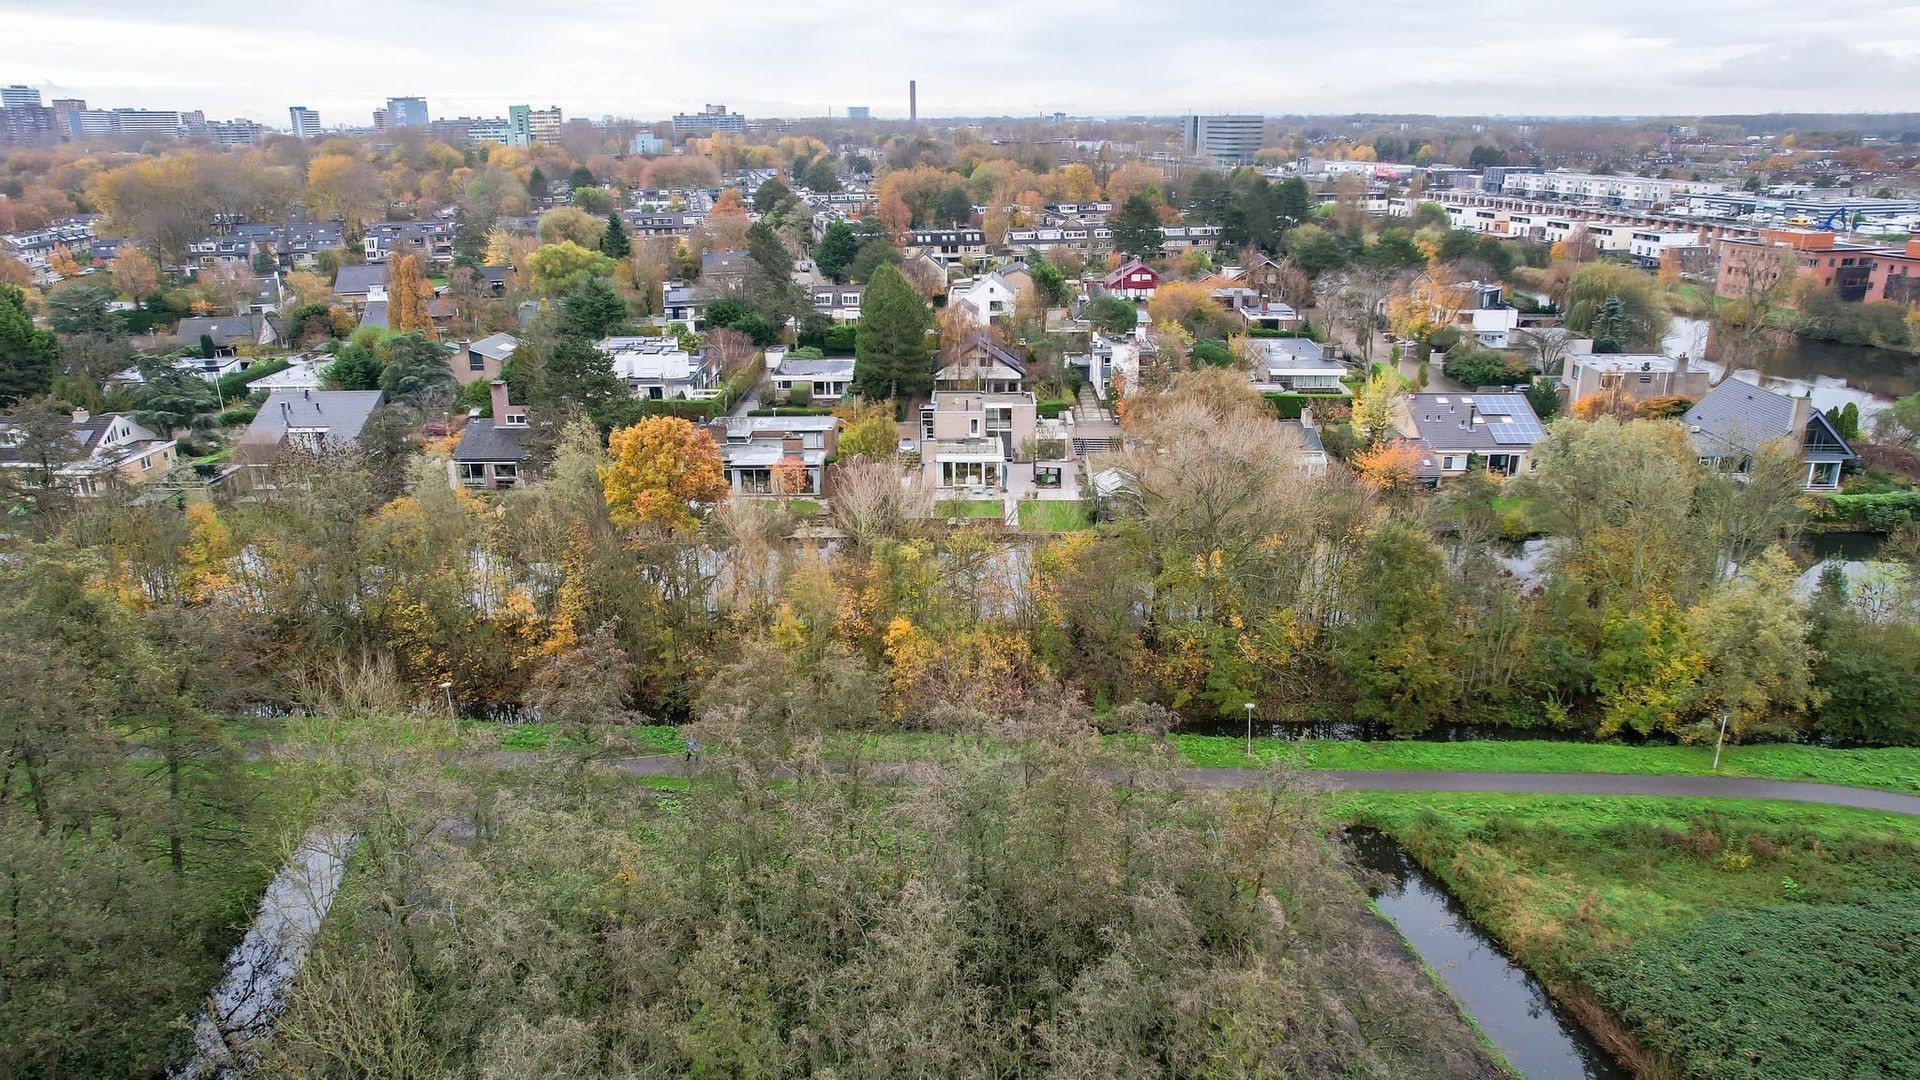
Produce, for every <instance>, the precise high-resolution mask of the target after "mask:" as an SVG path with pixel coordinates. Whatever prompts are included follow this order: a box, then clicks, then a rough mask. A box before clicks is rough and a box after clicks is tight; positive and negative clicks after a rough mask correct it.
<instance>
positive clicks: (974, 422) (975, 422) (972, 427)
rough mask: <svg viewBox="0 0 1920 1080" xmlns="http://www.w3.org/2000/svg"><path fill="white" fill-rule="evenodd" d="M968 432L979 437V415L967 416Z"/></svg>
mask: <svg viewBox="0 0 1920 1080" xmlns="http://www.w3.org/2000/svg"><path fill="white" fill-rule="evenodd" d="M967 434H969V435H972V436H973V437H975V438H978V437H979V436H980V418H979V417H977V416H970V417H968V418H967Z"/></svg>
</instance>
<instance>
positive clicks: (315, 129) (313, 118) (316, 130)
mask: <svg viewBox="0 0 1920 1080" xmlns="http://www.w3.org/2000/svg"><path fill="white" fill-rule="evenodd" d="M287 118H288V119H289V120H291V121H292V122H293V123H292V128H293V137H294V138H296V139H311V138H314V137H315V136H317V135H319V134H320V114H319V113H317V112H315V111H313V110H312V109H309V108H307V107H306V106H305V105H294V106H291V107H289V108H288V109H287Z"/></svg>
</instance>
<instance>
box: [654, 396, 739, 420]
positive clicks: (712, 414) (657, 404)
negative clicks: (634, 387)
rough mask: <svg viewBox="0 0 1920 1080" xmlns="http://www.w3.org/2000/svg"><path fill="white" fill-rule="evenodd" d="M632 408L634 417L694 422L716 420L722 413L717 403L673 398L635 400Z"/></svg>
mask: <svg viewBox="0 0 1920 1080" xmlns="http://www.w3.org/2000/svg"><path fill="white" fill-rule="evenodd" d="M633 408H634V413H635V415H638V416H677V417H680V418H681V419H682V420H693V421H696V422H699V421H707V420H717V419H719V418H720V416H721V414H722V413H723V412H724V409H723V407H722V406H721V404H720V402H718V401H688V400H687V399H685V398H674V399H673V400H671V401H653V400H650V399H636V400H635V401H634V403H633Z"/></svg>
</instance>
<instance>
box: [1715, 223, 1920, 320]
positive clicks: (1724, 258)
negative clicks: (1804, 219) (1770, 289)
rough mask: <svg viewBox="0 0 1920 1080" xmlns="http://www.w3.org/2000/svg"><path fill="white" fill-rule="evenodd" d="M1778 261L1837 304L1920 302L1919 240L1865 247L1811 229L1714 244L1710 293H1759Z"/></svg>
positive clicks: (1769, 232)
mask: <svg viewBox="0 0 1920 1080" xmlns="http://www.w3.org/2000/svg"><path fill="white" fill-rule="evenodd" d="M1783 257H1784V258H1787V259H1790V260H1791V261H1792V263H1793V265H1794V266H1795V267H1797V268H1798V271H1799V273H1800V274H1802V275H1804V276H1806V277H1808V278H1811V279H1812V280H1813V281H1815V282H1816V283H1818V284H1819V285H1820V286H1821V287H1822V288H1829V289H1832V290H1834V291H1835V292H1837V293H1838V294H1839V295H1840V298H1841V299H1842V300H1850V301H1860V302H1872V301H1876V300H1893V301H1895V302H1898V303H1907V304H1911V303H1915V302H1920V241H1917V240H1909V241H1907V242H1906V243H1905V244H1902V245H1885V244H1869V243H1861V242H1859V241H1856V240H1848V239H1845V238H1843V237H1841V236H1839V235H1837V234H1835V233H1830V232H1822V231H1819V230H1815V229H1762V230H1760V235H1759V237H1757V238H1744V237H1743V238H1729V239H1725V240H1722V241H1720V258H1719V276H1718V280H1717V282H1716V285H1715V291H1716V292H1718V293H1719V294H1720V295H1721V296H1728V297H1734V296H1744V295H1746V294H1747V293H1748V292H1749V291H1752V290H1754V289H1755V288H1764V287H1765V286H1766V285H1767V284H1768V281H1767V280H1766V279H1768V278H1770V277H1771V276H1772V275H1773V274H1774V273H1775V272H1776V269H1775V268H1776V267H1777V266H1778V262H1777V261H1776V260H1780V259H1782V258H1783Z"/></svg>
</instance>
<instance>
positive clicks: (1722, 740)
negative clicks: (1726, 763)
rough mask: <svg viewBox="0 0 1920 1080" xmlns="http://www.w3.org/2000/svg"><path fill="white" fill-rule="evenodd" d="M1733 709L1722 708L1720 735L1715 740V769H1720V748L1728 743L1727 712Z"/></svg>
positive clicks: (1717, 770) (1715, 770)
mask: <svg viewBox="0 0 1920 1080" xmlns="http://www.w3.org/2000/svg"><path fill="white" fill-rule="evenodd" d="M1732 711H1733V710H1732V709H1725V708H1723V709H1721V710H1720V737H1719V738H1718V739H1715V740H1714V741H1713V771H1714V772H1719V771H1720V748H1721V747H1723V746H1725V745H1727V714H1728V713H1730V712H1732Z"/></svg>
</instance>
